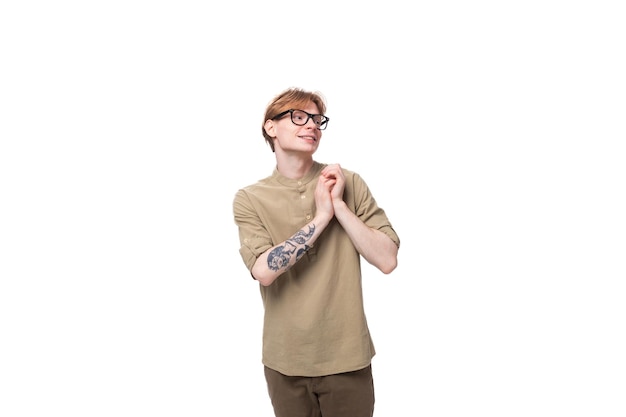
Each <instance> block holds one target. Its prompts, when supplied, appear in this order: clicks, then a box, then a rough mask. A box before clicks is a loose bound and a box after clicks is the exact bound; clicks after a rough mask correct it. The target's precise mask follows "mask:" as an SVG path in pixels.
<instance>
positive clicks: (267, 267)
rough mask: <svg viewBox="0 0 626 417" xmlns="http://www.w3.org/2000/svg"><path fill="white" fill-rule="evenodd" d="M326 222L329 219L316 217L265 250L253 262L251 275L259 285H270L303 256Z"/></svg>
mask: <svg viewBox="0 0 626 417" xmlns="http://www.w3.org/2000/svg"><path fill="white" fill-rule="evenodd" d="M328 223H329V220H326V219H323V218H318V217H316V218H314V219H313V220H312V221H311V222H310V223H308V224H307V225H306V226H304V227H303V228H302V229H300V230H298V231H297V232H296V233H295V234H294V235H293V236H291V237H290V238H289V239H287V240H285V241H284V242H281V243H279V244H278V245H276V246H273V247H271V248H270V249H268V250H267V251H265V252H264V253H263V254H261V256H259V257H258V259H257V260H256V262H255V263H254V266H253V267H252V271H251V272H252V276H253V277H254V278H255V279H256V280H257V281H259V282H260V283H261V285H263V286H268V285H270V284H271V283H272V282H274V281H275V280H276V278H278V277H279V276H280V275H281V274H283V273H284V272H285V271H288V270H289V269H290V268H291V267H292V266H294V265H295V264H296V262H298V261H299V260H300V259H301V258H302V256H304V254H305V253H306V252H307V251H308V250H309V249H310V248H311V246H312V245H313V244H314V243H315V241H316V240H317V238H318V237H319V235H320V234H321V233H322V231H323V230H324V229H325V228H326V226H327V225H328Z"/></svg>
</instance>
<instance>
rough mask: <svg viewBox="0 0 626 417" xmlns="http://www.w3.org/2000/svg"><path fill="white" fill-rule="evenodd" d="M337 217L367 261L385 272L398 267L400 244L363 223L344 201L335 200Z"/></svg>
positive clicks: (387, 272)
mask: <svg viewBox="0 0 626 417" xmlns="http://www.w3.org/2000/svg"><path fill="white" fill-rule="evenodd" d="M335 217H336V218H337V220H338V221H339V223H340V224H341V226H342V227H343V229H344V230H345V231H346V233H347V234H348V236H349V237H350V240H351V241H352V244H353V245H354V247H355V248H356V249H357V251H358V252H359V253H360V254H361V256H363V258H364V259H365V260H366V261H367V262H369V263H370V264H372V265H374V266H375V267H376V268H378V269H379V270H380V271H381V272H383V273H384V274H389V273H391V272H392V271H393V270H394V269H395V268H396V266H397V264H398V246H397V245H396V244H395V242H394V241H393V240H391V238H389V236H387V235H386V234H384V233H383V232H381V231H380V230H376V229H372V228H370V227H369V226H367V225H366V224H365V223H363V221H362V220H361V219H359V218H358V217H357V216H356V215H355V214H354V213H353V212H352V211H350V209H349V208H348V206H346V204H345V203H344V202H343V201H340V202H335Z"/></svg>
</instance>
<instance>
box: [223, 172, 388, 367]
mask: <svg viewBox="0 0 626 417" xmlns="http://www.w3.org/2000/svg"><path fill="white" fill-rule="evenodd" d="M324 166H325V165H323V164H320V163H317V162H316V163H315V164H314V166H313V167H312V169H311V171H310V172H309V173H308V174H307V175H306V176H305V177H304V178H302V179H300V180H293V179H289V178H286V177H284V176H282V175H281V174H280V173H279V172H278V171H277V170H274V173H273V174H272V175H271V176H270V177H267V178H265V179H263V180H261V181H259V182H257V183H255V184H252V185H250V186H248V187H245V188H243V189H240V190H238V192H237V193H236V195H235V199H234V202H233V211H234V217H235V223H236V225H237V226H238V228H239V239H240V242H241V246H240V249H239V252H240V254H241V257H242V259H243V261H244V263H245V265H246V267H247V268H248V269H249V270H251V269H252V266H253V265H254V262H255V261H256V259H257V257H258V256H259V255H261V254H262V253H263V252H265V251H266V250H268V249H269V248H271V247H273V246H274V245H276V244H278V243H281V242H283V241H284V240H286V239H288V238H290V237H291V236H293V234H294V233H295V232H297V231H298V230H299V229H301V228H302V227H304V226H305V225H306V224H307V223H309V222H310V221H311V220H312V219H313V217H314V215H315V199H314V190H315V186H316V183H317V178H318V177H319V174H320V172H321V170H322V168H323V167H324ZM343 172H344V175H345V178H346V187H345V191H344V197H343V198H344V201H345V202H346V203H347V205H348V207H350V209H351V210H352V211H353V212H354V213H355V214H356V215H357V216H358V217H359V218H360V219H361V220H362V221H363V222H365V223H366V224H367V225H368V226H370V227H372V228H374V229H378V230H380V231H382V232H383V233H385V234H386V235H387V236H389V237H390V238H391V239H392V240H393V241H394V242H395V243H396V244H397V245H398V246H399V245H400V240H399V238H398V235H397V234H396V232H395V231H394V230H393V228H392V226H391V224H390V222H389V220H388V219H387V216H386V214H385V212H384V211H383V210H382V209H381V208H380V207H378V205H377V204H376V201H375V200H374V198H373V197H372V195H371V194H370V191H369V189H368V187H367V185H366V184H365V182H364V181H363V179H362V178H361V177H360V176H359V175H358V174H356V173H354V172H351V171H348V170H346V169H343ZM260 289H261V296H262V299H263V305H264V308H265V318H264V326H263V358H262V361H263V364H264V365H266V366H267V367H269V368H272V369H274V370H276V371H278V372H280V373H282V374H285V375H291V376H322V375H331V374H336V373H341V372H349V371H354V370H358V369H362V368H364V367H366V366H367V365H369V364H370V362H371V359H372V357H373V356H374V354H375V350H374V345H373V343H372V338H371V337H370V332H369V329H368V326H367V320H366V317H365V312H364V308H363V290H362V286H361V264H360V255H359V253H358V252H357V251H356V249H355V248H354V246H353V245H352V242H351V241H350V238H349V237H348V235H347V234H346V232H345V231H344V230H343V228H342V226H341V225H340V224H339V222H338V221H337V220H336V219H333V220H332V221H331V222H330V224H329V225H328V227H327V228H326V229H325V230H324V232H323V233H322V234H321V235H320V237H319V238H318V240H317V241H316V242H315V244H314V245H313V247H311V248H310V249H309V251H308V252H307V253H306V255H305V256H303V257H302V258H301V259H300V260H299V261H298V262H297V263H296V264H295V265H294V266H293V267H292V268H291V269H290V270H288V271H287V272H285V273H284V274H282V275H281V276H280V277H278V278H277V279H276V281H274V282H273V283H272V284H271V285H269V286H267V287H264V286H260Z"/></svg>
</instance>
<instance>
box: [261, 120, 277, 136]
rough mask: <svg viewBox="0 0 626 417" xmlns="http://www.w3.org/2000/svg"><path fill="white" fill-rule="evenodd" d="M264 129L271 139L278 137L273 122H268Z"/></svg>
mask: <svg viewBox="0 0 626 417" xmlns="http://www.w3.org/2000/svg"><path fill="white" fill-rule="evenodd" d="M263 129H265V133H267V134H268V135H269V136H270V137H271V138H275V137H276V126H274V121H273V120H270V119H268V120H266V121H265V124H264V125H263Z"/></svg>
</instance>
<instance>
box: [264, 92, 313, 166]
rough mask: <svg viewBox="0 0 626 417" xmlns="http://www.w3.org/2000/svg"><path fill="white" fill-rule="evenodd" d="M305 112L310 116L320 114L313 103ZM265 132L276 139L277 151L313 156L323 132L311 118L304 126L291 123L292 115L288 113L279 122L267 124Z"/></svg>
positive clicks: (304, 108) (271, 121)
mask: <svg viewBox="0 0 626 417" xmlns="http://www.w3.org/2000/svg"><path fill="white" fill-rule="evenodd" d="M298 110H304V111H305V112H307V113H310V114H319V109H318V108H317V106H316V105H315V103H313V102H309V104H308V105H307V106H306V107H303V108H300V109H298ZM265 130H266V131H267V133H268V134H269V135H270V136H272V137H273V138H274V147H275V149H276V151H283V152H287V153H294V152H295V153H308V154H313V153H314V152H315V151H316V150H317V148H318V146H319V142H320V139H321V138H322V131H321V130H319V129H318V128H317V126H316V125H315V123H314V122H313V120H311V119H310V118H309V120H308V121H307V122H306V124H305V125H304V126H298V125H296V124H294V123H292V121H291V115H290V114H289V113H287V114H286V115H285V116H284V117H282V118H281V119H279V120H268V121H267V122H265Z"/></svg>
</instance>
